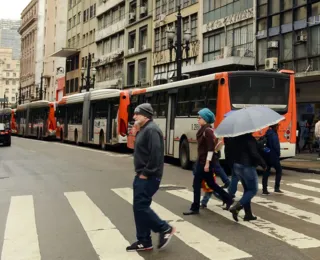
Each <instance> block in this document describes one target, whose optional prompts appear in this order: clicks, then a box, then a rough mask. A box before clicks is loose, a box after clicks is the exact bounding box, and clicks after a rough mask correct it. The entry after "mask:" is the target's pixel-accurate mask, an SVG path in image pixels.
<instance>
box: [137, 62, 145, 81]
mask: <svg viewBox="0 0 320 260" xmlns="http://www.w3.org/2000/svg"><path fill="white" fill-rule="evenodd" d="M138 82H140V83H142V84H143V83H146V82H147V59H143V60H139V61H138Z"/></svg>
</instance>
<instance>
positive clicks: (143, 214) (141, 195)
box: [133, 176, 169, 244]
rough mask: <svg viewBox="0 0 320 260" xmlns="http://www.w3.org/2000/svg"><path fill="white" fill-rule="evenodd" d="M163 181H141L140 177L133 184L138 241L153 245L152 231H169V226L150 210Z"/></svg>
mask: <svg viewBox="0 0 320 260" xmlns="http://www.w3.org/2000/svg"><path fill="white" fill-rule="evenodd" d="M160 182H161V180H160V179H159V178H156V177H149V178H148V179H146V180H145V179H140V178H139V177H138V176H136V177H135V178H134V182H133V196H134V197H133V212H134V219H135V223H136V232H137V239H138V241H140V242H142V243H146V244H150V243H152V241H151V230H152V231H153V232H155V233H159V232H164V231H166V230H168V228H169V225H168V224H167V223H166V222H165V221H163V220H161V219H160V218H159V217H158V215H157V214H156V213H154V211H153V210H152V209H151V208H150V205H151V202H152V197H153V195H154V194H155V193H156V192H157V190H158V189H159V186H160Z"/></svg>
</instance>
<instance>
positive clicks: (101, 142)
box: [99, 131, 106, 150]
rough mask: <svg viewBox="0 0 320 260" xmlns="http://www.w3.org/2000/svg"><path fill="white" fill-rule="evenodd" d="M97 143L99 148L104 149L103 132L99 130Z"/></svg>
mask: <svg viewBox="0 0 320 260" xmlns="http://www.w3.org/2000/svg"><path fill="white" fill-rule="evenodd" d="M99 145H100V148H101V150H105V149H106V144H105V143H104V136H103V132H102V131H101V132H100V137H99Z"/></svg>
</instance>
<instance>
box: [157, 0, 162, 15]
mask: <svg viewBox="0 0 320 260" xmlns="http://www.w3.org/2000/svg"><path fill="white" fill-rule="evenodd" d="M160 14H161V0H156V19H159V17H160Z"/></svg>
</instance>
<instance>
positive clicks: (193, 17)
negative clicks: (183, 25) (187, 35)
mask: <svg viewBox="0 0 320 260" xmlns="http://www.w3.org/2000/svg"><path fill="white" fill-rule="evenodd" d="M197 27H198V14H193V15H191V41H192V42H193V41H196V40H197V38H198V34H197Z"/></svg>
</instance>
